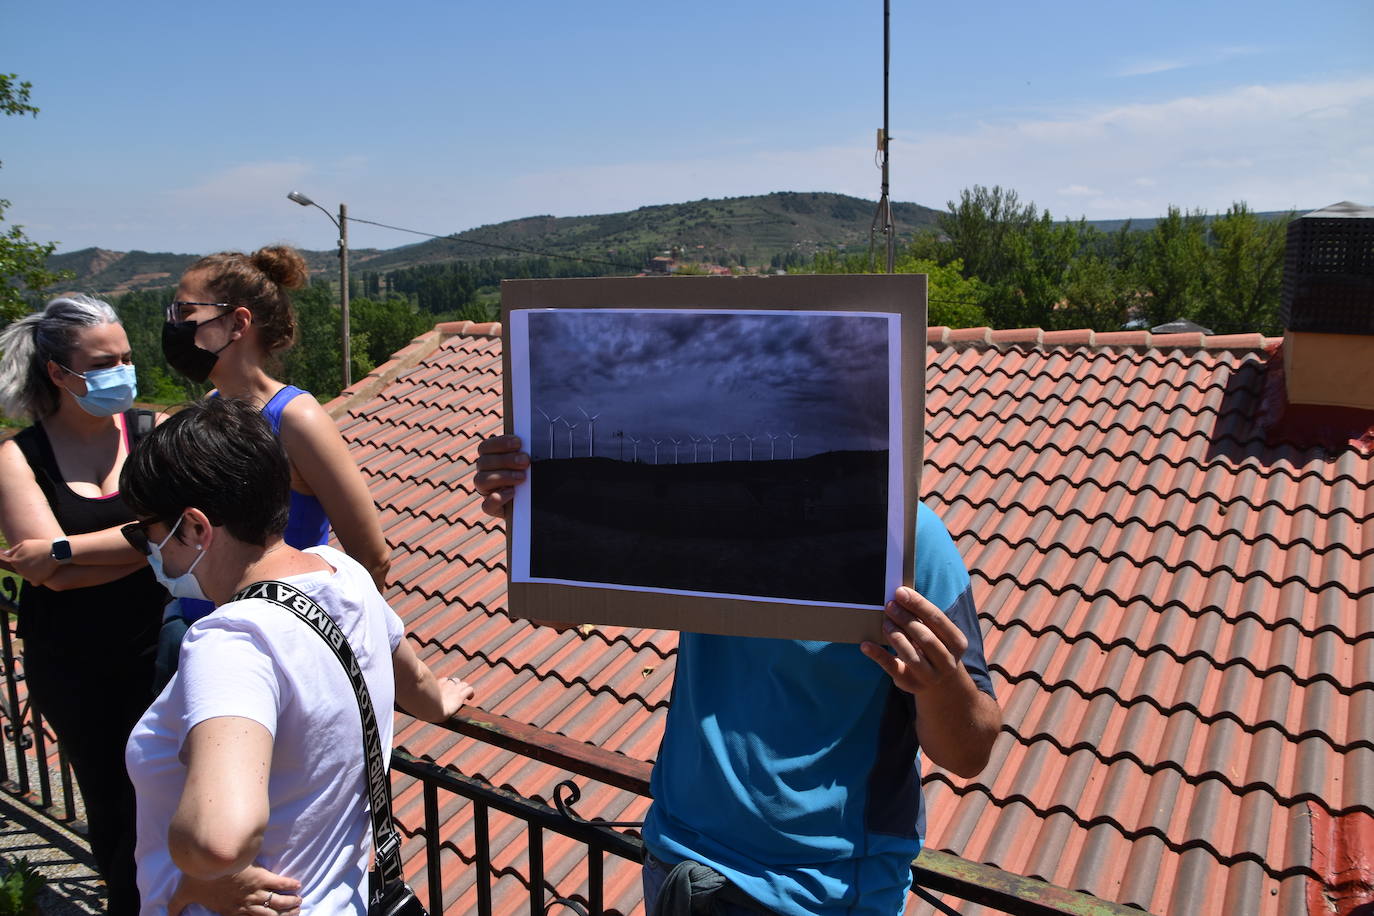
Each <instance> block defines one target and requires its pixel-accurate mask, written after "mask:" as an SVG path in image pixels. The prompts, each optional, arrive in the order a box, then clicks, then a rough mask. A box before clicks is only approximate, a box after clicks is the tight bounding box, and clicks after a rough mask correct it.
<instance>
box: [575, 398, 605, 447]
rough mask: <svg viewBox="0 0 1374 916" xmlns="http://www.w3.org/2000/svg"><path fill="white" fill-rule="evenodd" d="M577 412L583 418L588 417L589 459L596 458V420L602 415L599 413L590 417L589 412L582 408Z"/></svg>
mask: <svg viewBox="0 0 1374 916" xmlns="http://www.w3.org/2000/svg"><path fill="white" fill-rule="evenodd" d="M577 412H578V413H580V414H582V416H583V417H586V420H587V457H588V458H591V457H594V456H595V455H596V418H597V417H599V416H601V414H599V413H598V414H593V415H590V416H588V414H587V412H586V411H585V410H583V409H582V408H581V407H579V408H577Z"/></svg>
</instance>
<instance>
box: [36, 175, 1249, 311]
mask: <svg viewBox="0 0 1374 916" xmlns="http://www.w3.org/2000/svg"><path fill="white" fill-rule="evenodd" d="M875 208H876V203H875V202H874V201H871V200H863V199H861V198H858V197H850V196H848V195H845V194H832V193H828V192H819V191H812V192H800V193H799V192H792V191H780V192H776V193H773V194H764V195H759V196H754V197H727V198H723V199H720V200H711V199H704V198H703V199H702V200H697V201H690V202H687V203H679V204H659V205H655V206H648V207H640V208H639V209H637V210H630V211H628V212H624V213H603V214H598V215H594V216H562V217H557V216H528V217H524V218H523V219H514V220H508V221H507V222H504V223H494V224H491V225H487V226H479V227H477V228H475V229H468V230H466V231H463V232H459V233H456V234H455V235H454V236H452V237H448V238H442V239H431V240H428V241H424V242H420V243H417V244H413V245H403V246H400V247H397V248H389V249H382V250H379V249H353V250H351V251H350V252H349V265H350V268H351V269H352V270H353V271H355V272H359V273H361V272H368V271H375V272H379V273H384V272H386V271H391V270H398V269H401V268H407V267H417V266H422V265H430V264H444V263H452V262H455V261H474V260H479V259H487V258H527V257H532V256H537V255H542V254H550V255H563V256H571V257H577V258H587V259H592V260H595V261H601V262H608V267H607V272H613V273H614V272H625V271H634V270H639V269H641V268H643V267H644V264H645V260H646V258H648V257H651V256H653V255H657V254H660V253H663V252H673V253H674V254H676V255H677V256H678V257H679V258H680V259H681V260H683V261H688V262H707V263H720V262H723V261H725V260H729V261H731V262H732V263H740V262H742V263H744V264H747V265H750V266H760V265H767V264H768V263H769V262H770V260H771V259H772V258H773V257H774V256H775V255H787V254H789V253H795V254H800V255H803V256H806V257H810V256H811V255H813V254H814V253H815V252H816V251H818V250H823V249H840V250H844V249H850V250H854V249H858V250H866V249H867V247H868V244H869V229H870V227H871V226H872V223H873V213H874V210H875ZM941 212H943V211H940V210H934V209H931V208H930V207H924V206H921V205H920V204H912V203H894V204H893V205H892V215H893V219H894V220H895V222H896V225H897V236H898V238H899V239H902V238H908V237H910V236H911V235H912V234H913V233H914V232H916V231H918V230H922V229H929V228H933V227H934V226H935V225H936V218H937V217H938V216H939V215H940V213H941ZM1260 215H1261V216H1268V215H1270V214H1260ZM1125 222H1126V221H1125V220H1098V221H1092V222H1090V225H1093V226H1096V227H1097V228H1099V229H1101V230H1103V231H1107V232H1110V231H1113V230H1114V229H1116V228H1118V227H1119V226H1121V225H1122V224H1123V223H1125ZM1154 222H1155V220H1154V219H1141V220H1134V221H1131V228H1133V229H1139V230H1145V229H1149V228H1150V227H1151V226H1152V225H1153V224H1154ZM302 254H303V255H305V258H306V261H307V262H308V263H309V265H310V269H311V272H312V273H315V274H317V275H320V276H323V277H325V278H328V279H336V278H337V277H338V270H339V267H338V264H339V262H338V255H337V254H336V252H334V251H333V250H329V251H302ZM195 259H196V255H189V254H172V253H167V252H147V251H130V252H119V251H108V250H106V249H103V248H87V249H84V250H82V251H73V252H68V253H65V254H57V255H53V256H52V257H51V258H49V259H48V266H49V268H50V269H53V270H70V271H72V272H73V273H74V274H75V276H76V279H75V280H73V281H71V282H69V283H65V284H62V288H63V289H80V290H88V291H92V292H97V293H101V294H106V295H118V294H120V293H125V292H129V291H130V290H137V289H154V288H160V287H167V286H171V285H173V284H175V283H176V280H177V278H178V277H179V276H180V275H181V272H182V271H183V270H185V269H186V267H187V266H188V265H190V264H191V263H193V262H194V261H195ZM617 268H619V269H617Z"/></svg>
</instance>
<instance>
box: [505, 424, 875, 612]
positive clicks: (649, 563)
mask: <svg viewBox="0 0 1374 916" xmlns="http://www.w3.org/2000/svg"><path fill="white" fill-rule="evenodd" d="M887 475H888V452H887V451H886V450H881V451H840V452H826V453H822V454H819V455H814V456H811V457H809V458H800V459H795V460H768V461H716V462H710V463H699V464H659V465H651V464H645V463H642V462H640V463H636V462H627V461H614V460H611V459H607V458H571V459H544V460H539V461H536V462H535V463H534V467H533V469H532V472H531V474H530V486H531V496H532V499H531V509H530V511H531V525H530V529H531V530H530V573H531V574H532V575H533V576H536V577H538V578H549V579H565V580H570V581H578V582H589V583H608V584H617V585H630V586H639V587H645V588H669V589H677V590H683V591H695V592H714V593H724V594H734V595H745V596H757V597H767V598H783V599H794V600H802V601H824V602H835V603H845V604H865V605H881V604H882V603H883V602H884V601H885V600H886V597H887V596H886V595H885V593H884V592H885V584H884V569H885V564H886V558H887V532H886V529H885V524H886V516H887V479H888V477H887Z"/></svg>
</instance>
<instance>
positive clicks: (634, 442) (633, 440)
mask: <svg viewBox="0 0 1374 916" xmlns="http://www.w3.org/2000/svg"><path fill="white" fill-rule="evenodd" d="M629 439H630V444H631V445H633V446H634V448H635V460H634V463H635V464H639V443H641V442H643V441H644V440H643V439H636V438H635V437H634V436H630V437H629Z"/></svg>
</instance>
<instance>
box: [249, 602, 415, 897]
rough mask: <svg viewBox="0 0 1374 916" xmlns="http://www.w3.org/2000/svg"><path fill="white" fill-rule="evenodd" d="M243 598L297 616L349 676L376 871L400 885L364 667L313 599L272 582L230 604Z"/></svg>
mask: <svg viewBox="0 0 1374 916" xmlns="http://www.w3.org/2000/svg"><path fill="white" fill-rule="evenodd" d="M246 598H260V599H262V600H263V601H270V602H272V603H273V604H279V605H281V606H282V607H284V608H286V609H287V610H288V611H290V612H291V613H293V614H295V615H296V616H297V617H299V618H300V619H301V620H303V621H305V622H306V624H307V625H309V627H310V628H311V629H312V630H314V631H315V632H316V633H318V634H319V636H320V638H321V639H323V640H324V641H325V643H326V644H328V646H329V648H330V649H332V650H333V652H334V655H335V657H337V658H338V660H339V663H340V664H342V665H343V667H344V673H346V674H347V675H348V681H349V683H351V684H352V685H353V692H354V694H355V695H356V696H357V699H358V713H359V714H360V715H361V716H362V721H363V755H364V760H365V761H366V763H367V766H366V769H365V770H364V773H363V776H364V778H365V779H366V780H367V794H368V798H369V799H370V801H371V807H372V844H373V848H374V849H375V850H376V852H377V871H378V872H380V873H381V878H382V884H384V885H385V884H390V883H391V882H392V881H400V880H401V841H400V838H399V837H397V835H396V828H395V827H394V826H393V825H392V823H391V778H390V776H389V775H388V773H387V769H386V761H385V758H383V756H382V739H381V735H379V734H378V732H377V714H376V712H375V711H374V710H373V708H372V696H371V695H370V694H369V693H368V690H367V681H365V680H364V679H363V671H362V667H361V666H360V665H359V664H358V659H357V657H356V656H354V654H353V648H352V647H351V646H350V645H349V644H348V640H347V638H345V637H344V632H343V630H341V629H339V625H338V624H337V623H335V622H334V618H333V617H330V616H329V613H328V612H327V611H325V609H324V608H322V607H320V605H319V603H318V602H316V601H315V599H313V598H311V597H310V596H309V595H307V594H305V593H304V592H302V591H300V590H299V589H296V588H292V587H291V586H289V585H287V584H286V583H285V582H278V581H276V580H274V579H267V580H264V581H262V582H254V583H253V584H252V585H249V586H247V587H245V588H243V589H242V590H241V591H239V593H238V594H237V595H235V596H234V597H233V598H232V599H231V600H233V601H242V600H244V599H246Z"/></svg>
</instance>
